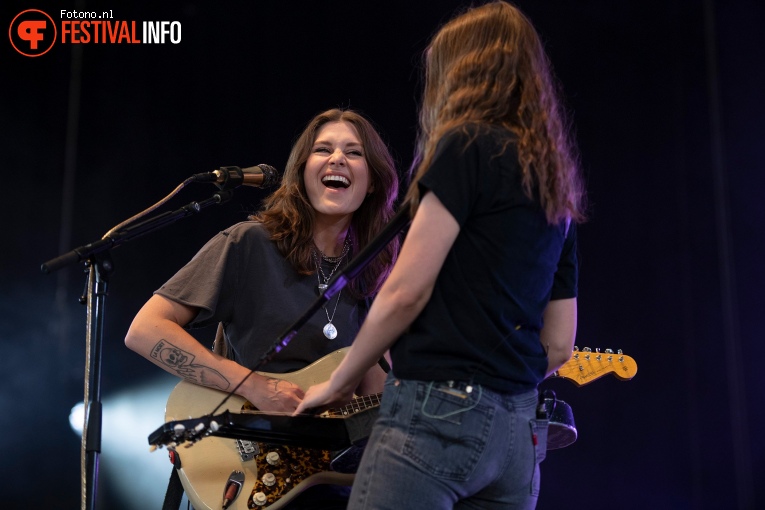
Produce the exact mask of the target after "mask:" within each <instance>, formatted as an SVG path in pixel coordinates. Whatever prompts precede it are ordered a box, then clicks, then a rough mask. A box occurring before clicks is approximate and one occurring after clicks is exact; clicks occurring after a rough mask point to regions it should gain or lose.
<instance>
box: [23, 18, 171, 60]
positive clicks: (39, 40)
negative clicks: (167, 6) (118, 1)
mask: <svg viewBox="0 0 765 510" xmlns="http://www.w3.org/2000/svg"><path fill="white" fill-rule="evenodd" d="M59 15H60V17H61V20H60V21H59V22H60V23H61V26H60V27H59V28H57V27H56V23H55V22H54V21H53V18H51V17H50V16H49V15H48V14H46V13H45V12H43V11H40V10H37V9H27V10H26V11H22V12H20V13H19V14H18V15H17V16H16V17H15V18H13V21H12V22H11V26H10V28H9V29H8V36H9V37H10V39H11V45H13V47H14V48H15V49H16V51H18V52H19V53H21V54H22V55H24V56H27V57H39V56H40V55H44V54H45V53H47V52H48V51H49V50H50V49H51V48H52V47H53V45H54V44H55V43H56V41H57V40H58V37H59V36H60V40H58V42H60V43H61V44H62V45H70V44H168V43H169V44H180V42H181V22H180V21H135V20H120V19H114V11H113V10H112V9H109V10H108V11H98V12H97V11H69V10H66V9H61V11H60V13H59Z"/></svg>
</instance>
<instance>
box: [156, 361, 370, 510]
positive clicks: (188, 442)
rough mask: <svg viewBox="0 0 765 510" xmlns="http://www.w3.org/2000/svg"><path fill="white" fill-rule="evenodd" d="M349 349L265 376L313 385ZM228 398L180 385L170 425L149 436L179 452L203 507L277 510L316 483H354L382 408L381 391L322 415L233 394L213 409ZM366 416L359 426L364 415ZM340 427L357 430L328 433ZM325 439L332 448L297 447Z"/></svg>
mask: <svg viewBox="0 0 765 510" xmlns="http://www.w3.org/2000/svg"><path fill="white" fill-rule="evenodd" d="M346 351H347V348H345V349H340V350H337V351H335V352H333V353H331V354H329V355H327V356H325V357H323V358H321V359H320V360H318V361H316V362H315V363H313V364H311V365H309V366H307V367H305V368H303V369H301V370H298V371H297V372H292V373H288V374H268V373H263V372H258V373H259V374H261V375H264V376H266V377H274V378H279V379H284V380H287V381H290V382H292V383H294V384H296V385H298V386H299V387H300V388H302V389H304V390H306V389H308V387H310V386H311V385H313V384H317V383H320V382H323V381H326V380H328V379H329V376H330V375H331V374H332V371H333V370H334V369H335V367H337V365H338V364H339V363H340V361H341V360H342V358H343V357H344V356H345V352H346ZM224 396H225V393H223V392H221V391H218V390H214V389H210V388H206V387H204V386H198V385H196V384H192V383H189V382H185V381H182V382H180V383H179V384H178V385H177V386H176V387H175V389H174V390H173V391H172V393H171V394H170V397H169V398H168V401H167V408H166V410H165V421H166V422H168V423H166V424H165V426H164V429H162V428H161V429H159V430H158V431H156V432H155V433H154V434H152V437H150V438H149V441H150V443H152V444H154V445H166V446H167V447H168V449H169V450H170V451H171V458H173V457H175V459H176V460H175V463H176V467H179V469H178V474H179V477H180V479H181V483H182V484H183V488H184V490H185V492H186V495H187V497H188V498H189V501H190V502H191V504H192V505H193V506H194V508H195V509H196V510H203V509H204V510H213V509H220V508H222V507H223V504H224V500H227V505H228V506H227V508H229V509H233V510H245V509H249V508H262V509H268V510H277V509H279V508H282V507H283V506H285V505H286V504H287V503H289V502H290V501H291V500H292V499H294V498H295V496H297V495H298V494H300V493H301V492H303V491H304V490H305V489H307V488H308V487H311V486H313V485H318V484H337V485H351V484H352V483H353V478H354V473H355V472H356V468H357V466H358V462H359V461H360V459H361V453H362V451H363V444H364V443H365V441H364V440H363V439H365V438H366V437H367V436H368V434H369V431H370V430H371V425H372V423H373V422H374V419H375V418H376V409H375V408H377V407H378V406H379V404H380V394H377V395H369V396H365V397H359V398H357V399H354V401H353V402H352V403H351V404H349V405H348V406H346V407H344V408H342V409H338V410H332V411H328V412H326V413H323V414H322V415H320V416H318V417H314V416H302V417H290V416H289V415H287V414H281V415H280V414H272V413H261V412H260V411H257V410H255V409H254V408H253V407H252V405H251V404H249V402H247V401H246V400H245V399H244V398H242V397H239V396H233V397H231V398H230V399H229V400H228V401H227V402H226V403H225V404H224V406H223V407H221V408H220V409H219V411H220V412H221V413H222V414H216V415H215V416H210V415H209V414H207V413H210V412H211V411H212V410H213V409H215V407H216V406H218V404H220V403H221V401H222V400H223V397H224ZM367 410H369V411H368V412H367ZM371 410H374V412H373V413H372V411H371ZM226 411H228V412H226ZM362 411H364V413H362ZM365 414H366V416H365V417H364V418H359V419H360V420H361V421H360V422H357V423H355V424H353V420H354V419H356V417H357V416H358V417H361V416H362V415H365ZM204 415H207V416H205V417H204V418H201V419H200V418H196V417H199V416H204ZM342 422H346V423H342ZM336 424H338V425H341V426H343V425H346V424H348V426H350V427H351V429H352V430H351V433H350V436H351V437H350V439H349V440H348V441H345V440H344V438H345V435H346V434H348V431H346V430H343V431H342V433H341V434H334V432H333V433H326V434H324V430H327V431H330V430H331V431H335V430H336V429H337V427H335V425H336ZM242 430H246V431H247V432H248V433H249V434H250V437H255V438H256V439H253V440H243V439H234V437H242V434H241V431H242ZM302 432H305V434H302ZM354 433H355V435H354ZM221 434H223V436H225V435H228V437H221ZM340 436H342V438H340ZM323 437H326V443H323V444H326V445H327V446H321V447H319V446H317V447H314V446H310V447H305V446H294V445H296V444H297V445H300V444H301V442H302V443H303V444H313V443H320V442H321V440H322V438H323ZM360 437H361V438H362V440H359V438H360ZM201 439H204V440H201ZM290 443H292V444H293V445H290ZM345 443H353V444H347V445H346V444H345ZM341 445H342V446H341ZM324 448H327V449H324Z"/></svg>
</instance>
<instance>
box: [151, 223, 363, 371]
mask: <svg viewBox="0 0 765 510" xmlns="http://www.w3.org/2000/svg"><path fill="white" fill-rule="evenodd" d="M349 260H350V254H349V255H347V256H346V258H345V259H344V260H343V262H342V263H341V264H342V265H345V264H347V263H348V261H349ZM342 265H341V267H340V268H339V269H338V270H342ZM323 267H324V266H323ZM330 271H331V268H329V267H325V268H324V273H325V274H326V275H329V274H330ZM317 285H318V280H317V275H316V274H312V275H300V274H298V273H297V272H296V271H295V270H294V268H293V267H292V266H291V265H290V264H289V263H288V262H287V261H286V260H285V259H284V257H282V255H281V254H280V253H279V250H278V249H277V248H276V245H275V244H274V243H273V242H272V241H271V240H270V239H269V236H268V232H267V231H266V229H265V228H264V227H263V225H262V224H261V223H259V222H255V221H246V222H242V223H238V224H236V225H234V226H232V227H231V228H229V229H227V230H225V231H223V232H220V233H219V234H217V235H216V236H215V237H213V238H212V239H211V240H210V241H209V242H208V243H207V244H206V245H205V246H204V247H203V248H202V249H201V250H200V251H199V252H198V253H197V254H196V255H195V256H194V258H193V259H192V260H191V261H190V262H189V263H188V264H187V265H186V266H184V267H183V268H182V269H181V270H180V271H178V273H176V274H175V276H173V277H172V278H171V279H170V280H169V281H168V282H167V283H165V284H164V285H163V286H162V287H160V288H159V289H158V290H157V291H156V293H157V294H159V295H161V296H164V297H166V298H168V299H172V300H173V301H177V302H180V303H183V304H185V305H189V306H192V307H197V308H199V309H200V311H199V313H198V314H197V316H196V317H195V318H194V319H193V320H192V321H191V322H190V323H189V325H188V326H189V327H196V326H200V327H201V326H207V325H211V324H217V323H218V322H222V323H223V324H224V327H225V331H226V338H227V339H228V341H229V344H230V346H231V348H232V349H233V352H234V360H235V361H237V362H238V363H239V364H241V365H243V366H245V367H248V368H253V367H255V366H256V364H257V363H258V361H259V360H260V359H261V357H262V356H263V354H265V353H266V352H267V351H268V350H269V349H270V348H271V347H272V345H273V344H274V343H275V342H276V340H277V339H279V338H280V337H281V336H282V335H283V334H284V333H285V332H286V331H287V330H288V328H290V327H291V326H293V325H294V323H295V321H296V320H297V319H298V318H300V317H301V316H302V315H303V314H304V313H305V312H306V311H307V310H308V309H309V308H310V306H311V305H312V304H313V303H314V302H315V300H316V299H317V298H318V292H317ZM335 308H336V310H335ZM328 318H331V319H332V324H334V325H335V327H336V328H337V332H338V336H337V338H335V339H333V340H330V339H328V338H327V337H325V336H324V334H323V333H322V329H323V327H324V325H325V324H327V322H328ZM358 330H359V305H358V302H357V300H356V299H354V298H353V297H351V295H350V293H349V292H347V291H346V290H343V291H341V292H340V295H339V296H334V297H333V298H332V299H331V300H330V301H329V302H327V303H326V304H325V308H322V309H320V310H318V311H317V312H316V313H315V314H313V315H312V316H311V318H310V319H309V320H308V322H307V323H306V324H305V325H304V326H303V327H301V328H300V329H299V330H298V333H297V335H296V336H295V337H294V338H292V340H291V341H290V342H289V344H288V345H287V347H285V348H284V349H283V350H282V351H281V352H279V353H278V354H276V355H275V356H274V358H273V359H272V360H271V362H270V363H269V364H267V365H264V366H262V367H259V368H258V369H259V370H261V371H266V372H272V373H285V372H293V371H295V370H299V369H301V368H303V367H305V366H307V365H309V364H311V363H312V362H314V361H316V360H317V359H319V358H321V357H323V356H325V355H327V354H329V353H331V352H333V351H335V350H337V349H339V348H341V347H346V346H348V345H350V344H351V342H352V341H353V339H354V337H355V336H356V333H358ZM211 341H212V339H211Z"/></svg>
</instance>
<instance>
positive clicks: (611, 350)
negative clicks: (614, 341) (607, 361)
mask: <svg viewBox="0 0 765 510" xmlns="http://www.w3.org/2000/svg"><path fill="white" fill-rule="evenodd" d="M613 353H614V350H613V349H606V354H613Z"/></svg>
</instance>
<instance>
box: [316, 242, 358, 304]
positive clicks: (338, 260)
mask: <svg viewBox="0 0 765 510" xmlns="http://www.w3.org/2000/svg"><path fill="white" fill-rule="evenodd" d="M350 249H351V243H350V240H349V239H348V236H346V237H345V242H344V243H343V251H342V253H340V256H339V257H327V256H325V255H324V254H323V253H321V251H320V252H319V253H321V259H322V260H326V261H327V262H329V263H330V264H335V267H333V268H332V271H330V272H329V276H327V275H325V274H324V269H323V268H322V267H321V263H320V262H319V257H318V256H317V255H316V250H311V254H312V255H313V260H314V262H315V263H316V267H317V269H318V271H317V273H316V277H317V278H319V274H321V278H319V286H318V289H319V292H320V293H321V292H324V291H325V290H327V283H328V282H329V280H330V279H331V278H332V275H334V274H335V271H337V268H338V267H340V263H341V262H342V261H343V259H344V258H345V256H346V255H347V254H348V250H350ZM322 279H323V280H324V281H323V282H322Z"/></svg>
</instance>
